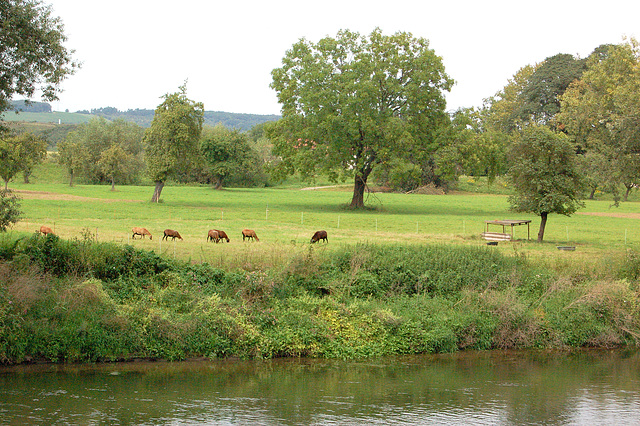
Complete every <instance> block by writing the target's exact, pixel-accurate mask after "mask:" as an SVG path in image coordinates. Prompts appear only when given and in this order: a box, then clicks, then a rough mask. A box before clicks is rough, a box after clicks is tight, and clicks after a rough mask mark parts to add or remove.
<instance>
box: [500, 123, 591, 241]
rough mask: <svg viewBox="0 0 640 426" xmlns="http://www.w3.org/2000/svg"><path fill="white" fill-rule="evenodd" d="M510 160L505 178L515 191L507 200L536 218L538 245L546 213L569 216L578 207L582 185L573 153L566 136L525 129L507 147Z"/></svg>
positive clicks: (530, 127)
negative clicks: (538, 221)
mask: <svg viewBox="0 0 640 426" xmlns="http://www.w3.org/2000/svg"><path fill="white" fill-rule="evenodd" d="M510 161H511V164H512V166H511V168H510V169H509V172H508V175H507V176H508V178H509V181H510V182H511V184H512V185H513V189H514V191H515V194H514V195H512V196H510V197H509V203H510V204H511V209H512V210H514V211H518V212H529V213H534V214H536V215H538V216H540V230H539V231H538V241H539V242H541V241H542V240H543V238H544V231H545V227H546V225H547V218H548V215H549V214H550V213H557V214H563V215H566V216H570V215H571V214H573V213H575V211H576V210H577V209H578V208H579V207H581V206H582V203H581V202H580V201H579V196H580V193H581V191H582V189H583V185H584V182H583V178H582V175H581V174H580V173H579V171H578V167H577V165H576V154H575V151H574V149H573V146H572V145H571V143H570V142H569V140H568V138H567V136H566V135H564V134H562V133H555V132H553V131H552V130H550V129H549V128H548V127H546V126H528V127H527V128H525V129H524V130H523V131H522V132H521V133H520V134H519V135H518V136H517V138H516V140H515V141H514V143H513V145H512V146H511V151H510Z"/></svg>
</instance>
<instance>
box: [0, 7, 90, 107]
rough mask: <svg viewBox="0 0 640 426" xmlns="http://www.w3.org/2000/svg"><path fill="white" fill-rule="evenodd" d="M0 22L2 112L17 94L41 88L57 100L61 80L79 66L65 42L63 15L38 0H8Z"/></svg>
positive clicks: (47, 97) (47, 96)
mask: <svg viewBox="0 0 640 426" xmlns="http://www.w3.org/2000/svg"><path fill="white" fill-rule="evenodd" d="M0 25H1V30H0V38H1V41H0V56H2V64H3V70H2V73H0V87H1V88H2V90H0V113H1V112H4V111H5V110H7V109H9V108H10V107H11V100H12V99H13V97H14V96H15V95H22V96H25V97H27V98H31V97H32V96H33V95H34V93H36V91H40V92H41V93H42V98H43V100H47V101H53V100H56V99H57V93H58V92H59V90H60V83H61V82H62V81H63V80H64V79H65V78H66V77H68V76H69V75H71V74H73V73H74V71H75V69H76V68H77V67H78V63H77V62H74V61H73V59H72V58H71V55H72V54H73V51H70V50H68V49H67V48H66V47H65V46H64V42H65V41H66V39H67V38H66V36H65V34H64V27H63V25H62V22H61V20H60V18H58V17H55V16H53V15H52V9H51V6H48V5H44V4H42V2H40V1H38V0H8V1H5V2H4V4H3V5H2V23H1V24H0Z"/></svg>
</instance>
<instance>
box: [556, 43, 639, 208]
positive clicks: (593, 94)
mask: <svg viewBox="0 0 640 426" xmlns="http://www.w3.org/2000/svg"><path fill="white" fill-rule="evenodd" d="M639 88H640V49H639V48H638V43H637V41H636V40H634V39H631V40H629V42H627V43H624V44H621V45H617V46H603V48H602V49H601V50H600V51H599V52H598V53H597V54H596V53H594V54H593V55H592V56H591V57H590V58H589V62H588V68H587V71H585V73H584V74H583V76H582V79H581V80H579V81H576V82H574V83H573V84H572V85H571V86H570V87H569V89H568V90H567V91H566V93H565V94H564V96H563V97H562V111H561V113H560V114H559V116H558V121H559V122H560V123H561V125H562V127H563V128H564V129H565V131H567V132H568V134H569V135H570V136H571V137H572V139H573V140H574V141H575V143H576V145H577V147H578V149H579V150H580V151H581V152H583V153H585V152H586V153H588V154H590V155H591V157H590V158H589V160H590V161H588V162H587V166H588V167H586V168H585V170H586V171H588V172H592V171H593V170H594V169H595V173H592V174H591V177H592V178H591V183H592V185H598V186H599V187H600V188H603V189H608V190H610V191H612V192H613V194H614V199H615V201H616V204H617V202H618V200H619V199H620V194H619V190H618V187H619V186H621V185H624V186H625V187H626V188H627V192H626V194H625V196H624V197H625V201H626V198H627V196H628V194H629V191H630V190H631V189H632V188H634V187H635V186H636V185H637V184H638V183H639V182H640V173H639V172H638V170H640V161H639V160H638V155H637V153H638V151H639V150H640V144H639V143H638V126H637V121H638V119H639V117H640V108H639V107H638V104H639V101H640V98H639V95H638V89H639ZM603 164H604V166H605V167H604V168H599V166H601V165H603Z"/></svg>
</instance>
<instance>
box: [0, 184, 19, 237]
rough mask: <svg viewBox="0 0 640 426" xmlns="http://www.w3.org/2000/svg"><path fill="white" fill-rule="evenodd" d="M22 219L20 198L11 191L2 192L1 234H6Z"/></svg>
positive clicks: (0, 192)
mask: <svg viewBox="0 0 640 426" xmlns="http://www.w3.org/2000/svg"><path fill="white" fill-rule="evenodd" d="M21 217H22V211H20V198H18V196H16V195H14V194H13V193H12V192H11V191H10V190H6V189H2V190H0V232H5V231H6V230H7V228H9V227H10V226H11V225H13V224H14V223H16V222H18V221H19V220H20V218H21Z"/></svg>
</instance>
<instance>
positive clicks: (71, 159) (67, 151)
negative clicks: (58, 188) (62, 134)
mask: <svg viewBox="0 0 640 426" xmlns="http://www.w3.org/2000/svg"><path fill="white" fill-rule="evenodd" d="M57 158H58V163H59V164H61V165H63V166H65V167H66V168H67V172H69V186H73V178H74V176H77V175H78V174H80V173H82V171H84V170H85V169H86V167H87V162H88V159H89V153H88V152H87V148H86V146H84V145H83V144H82V143H81V142H73V141H71V140H68V139H67V140H64V141H61V142H60V143H58V156H57Z"/></svg>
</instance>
